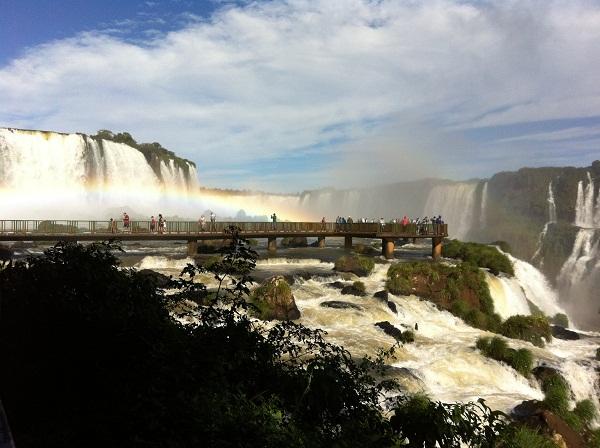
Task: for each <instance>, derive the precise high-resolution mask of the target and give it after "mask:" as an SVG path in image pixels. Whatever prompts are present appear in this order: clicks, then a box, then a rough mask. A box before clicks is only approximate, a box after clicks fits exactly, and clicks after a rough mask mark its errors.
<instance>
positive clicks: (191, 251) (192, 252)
mask: <svg viewBox="0 0 600 448" xmlns="http://www.w3.org/2000/svg"><path fill="white" fill-rule="evenodd" d="M187 254H188V257H194V256H196V255H198V241H197V240H188V242H187Z"/></svg>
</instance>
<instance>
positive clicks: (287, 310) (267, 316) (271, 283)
mask: <svg viewBox="0 0 600 448" xmlns="http://www.w3.org/2000/svg"><path fill="white" fill-rule="evenodd" d="M250 302H251V303H252V304H253V305H254V306H255V307H256V311H255V312H256V314H257V316H258V317H259V318H260V319H263V320H294V319H298V318H299V317H300V310H298V307H297V306H296V301H295V300H294V295H293V294H292V290H291V289H290V285H289V284H288V283H287V282H286V281H285V279H284V278H283V277H282V276H276V277H272V278H270V279H268V280H266V281H265V282H264V283H263V284H262V285H261V286H259V287H258V288H256V289H255V290H254V291H253V292H252V295H251V296H250Z"/></svg>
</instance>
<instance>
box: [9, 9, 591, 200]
mask: <svg viewBox="0 0 600 448" xmlns="http://www.w3.org/2000/svg"><path fill="white" fill-rule="evenodd" d="M0 5H1V8H2V14H0V98H1V100H0V104H1V107H0V126H3V127H19V128H33V129H47V130H57V131H63V132H85V133H94V132H95V131H97V130H98V129H111V130H113V131H128V132H130V133H131V134H132V135H133V136H134V137H135V138H136V139H137V140H138V141H141V142H152V141H158V142H160V143H162V144H163V146H165V147H167V148H169V149H171V150H173V151H175V152H176V153H177V154H179V155H181V156H183V157H187V158H189V159H191V160H194V161H195V162H196V163H197V165H198V170H199V177H200V182H201V183H202V184H204V185H208V186H213V187H229V188H259V189H263V190H269V191H282V192H283V191H286V192H291V191H300V190H304V189H311V188H317V187H324V186H338V187H344V186H348V185H364V184H373V183H384V182H392V181H398V180H405V179H414V178H419V177H425V176H441V177H448V178H452V179H468V178H473V177H486V176H489V175H491V174H493V173H494V172H497V171H500V170H506V169H516V168H519V167H521V166H544V165H575V166H584V165H588V164H589V163H590V162H591V161H592V160H594V159H600V3H599V2H597V1H573V0H569V1H567V0H564V1H552V0H539V1H533V0H531V1H530V0H518V1H510V0H507V1H505V0H502V1H501V0H497V1H494V0H487V1H477V2H475V1H472V2H471V1H465V0H461V1H459V0H456V1H450V0H435V1H416V0H412V1H402V0H390V1H386V0H378V1H375V0H312V1H308V0H286V1H284V0H273V1H256V2H247V1H242V2H228V1H218V0H214V1H204V2H202V1H188V0H154V1H139V0H128V1H123V0H103V1H100V0H87V1H82V0H1V1H0Z"/></svg>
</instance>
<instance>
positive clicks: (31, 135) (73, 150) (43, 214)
mask: <svg viewBox="0 0 600 448" xmlns="http://www.w3.org/2000/svg"><path fill="white" fill-rule="evenodd" d="M160 168H161V174H162V176H161V177H162V180H161V179H160V178H159V176H157V174H156V173H155V172H154V171H153V169H152V167H151V166H150V165H149V164H148V163H147V161H146V159H145V157H144V155H143V154H142V153H141V152H140V151H138V150H137V149H135V148H132V147H130V146H127V145H125V144H121V143H115V142H112V141H107V140H101V141H97V140H94V139H92V138H90V137H87V136H85V135H81V134H58V133H54V132H41V131H22V130H14V129H0V199H1V201H0V214H1V215H2V216H5V217H10V218H12V219H48V218H51V219H74V218H77V217H79V218H80V219H89V218H96V219H108V215H107V213H111V214H114V213H119V215H120V213H122V212H123V211H124V210H122V209H123V208H124V207H128V210H127V211H128V212H130V214H131V213H132V210H133V211H137V212H140V213H143V214H147V215H148V216H149V215H150V214H157V213H158V211H159V210H161V211H162V212H163V213H173V212H177V211H179V210H181V209H182V207H181V206H180V207H175V206H172V205H173V204H172V201H171V197H172V196H174V195H175V196H177V199H178V200H183V201H184V202H185V196H186V194H187V193H189V192H192V191H195V189H196V188H197V180H196V179H195V178H192V176H195V175H196V171H195V169H194V167H193V166H191V165H189V172H190V176H189V177H188V176H186V173H185V172H184V170H183V169H182V168H180V167H178V166H176V165H175V164H174V162H173V160H170V161H169V165H168V166H167V165H165V164H164V163H161V167H160ZM179 205H181V204H179ZM113 217H117V216H113Z"/></svg>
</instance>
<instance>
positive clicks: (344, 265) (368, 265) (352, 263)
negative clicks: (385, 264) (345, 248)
mask: <svg viewBox="0 0 600 448" xmlns="http://www.w3.org/2000/svg"><path fill="white" fill-rule="evenodd" d="M374 267H375V262H374V261H373V259H372V258H369V257H363V256H361V255H343V256H341V257H340V258H338V259H337V260H336V261H335V266H334V269H335V270H336V271H340V272H353V273H354V274H356V275H358V276H359V277H367V276H368V275H369V274H370V273H371V272H372V271H373V268H374Z"/></svg>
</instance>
